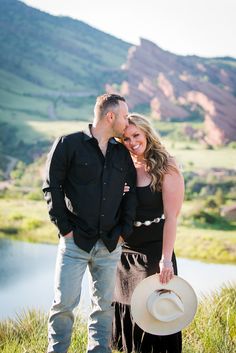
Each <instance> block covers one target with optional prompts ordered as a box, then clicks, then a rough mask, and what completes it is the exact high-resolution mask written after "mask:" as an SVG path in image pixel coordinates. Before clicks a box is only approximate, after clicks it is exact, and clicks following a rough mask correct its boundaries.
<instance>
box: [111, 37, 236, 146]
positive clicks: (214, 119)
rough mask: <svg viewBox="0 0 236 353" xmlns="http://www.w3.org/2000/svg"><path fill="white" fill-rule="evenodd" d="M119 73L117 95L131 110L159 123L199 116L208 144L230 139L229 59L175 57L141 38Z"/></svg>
mask: <svg viewBox="0 0 236 353" xmlns="http://www.w3.org/2000/svg"><path fill="white" fill-rule="evenodd" d="M123 70H124V71H125V72H126V80H125V81H123V83H122V84H121V88H120V91H121V93H122V94H124V95H126V97H127V100H128V102H129V105H130V107H131V109H135V107H139V106H141V105H142V106H143V105H146V106H149V107H150V110H151V114H152V116H154V117H155V118H157V119H161V120H180V121H183V120H191V118H193V119H194V117H196V116H197V115H198V116H201V115H202V118H203V119H204V122H205V133H206V137H205V138H206V140H207V142H208V143H209V144H212V145H221V144H225V143H227V142H229V141H233V140H236V97H235V95H236V60H235V59H233V58H215V59H214V58H213V59H204V58H200V57H197V56H178V55H175V54H172V53H170V52H168V51H164V50H162V49H161V48H159V47H158V46H157V45H155V44H154V43H152V42H150V41H148V40H145V39H141V44H140V45H139V46H133V47H131V48H130V49H129V53H128V58H127V62H126V64H125V65H123ZM109 89H111V87H108V90H109Z"/></svg>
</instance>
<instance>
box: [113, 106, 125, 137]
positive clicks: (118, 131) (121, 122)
mask: <svg viewBox="0 0 236 353" xmlns="http://www.w3.org/2000/svg"><path fill="white" fill-rule="evenodd" d="M128 114H129V111H128V106H127V104H126V103H125V102H123V101H120V102H119V107H117V112H116V114H115V120H114V122H113V125H112V128H113V132H114V136H115V137H121V136H122V135H123V133H124V131H125V129H126V128H127V126H128V125H129V123H128Z"/></svg>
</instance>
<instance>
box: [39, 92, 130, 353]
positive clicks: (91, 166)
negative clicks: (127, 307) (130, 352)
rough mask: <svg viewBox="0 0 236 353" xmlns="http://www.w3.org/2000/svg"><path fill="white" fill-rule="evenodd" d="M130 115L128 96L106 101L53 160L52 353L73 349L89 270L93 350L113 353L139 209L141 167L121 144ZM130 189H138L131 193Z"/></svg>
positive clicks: (49, 177)
mask: <svg viewBox="0 0 236 353" xmlns="http://www.w3.org/2000/svg"><path fill="white" fill-rule="evenodd" d="M127 116H128V107H127V104H126V102H125V99H124V98H123V97H121V96H119V95H115V94H104V95H103V96H100V97H98V98H97V101H96V104H95V107H94V120H93V124H92V125H89V129H88V131H86V132H85V131H80V132H77V133H74V134H70V135H67V136H63V137H61V138H59V139H58V140H56V142H55V143H54V145H53V147H52V150H51V152H50V154H49V156H48V161H47V172H46V179H45V182H44V185H43V191H44V194H45V199H46V201H47V203H48V207H49V215H50V218H51V220H52V222H53V223H54V224H55V225H56V226H57V227H58V230H59V237H60V240H59V247H58V256H57V264H56V274H55V297H54V302H53V305H52V308H51V311H50V317H49V346H48V353H49V352H50V353H51V352H57V353H65V352H67V350H68V347H69V345H70V340H71V333H72V326H73V321H74V316H73V312H72V311H73V309H74V308H75V307H76V306H77V305H78V303H79V299H80V293H81V282H82V277H83V275H84V272H85V270H86V267H87V265H88V268H89V271H90V274H91V276H90V277H91V287H92V298H91V301H92V312H91V314H90V317H89V332H88V336H89V337H88V348H87V352H94V353H95V352H99V353H108V352H111V348H110V336H111V323H112V317H113V308H112V305H111V304H112V299H113V291H114V286H115V277H116V266H117V262H118V260H119V258H120V254H121V243H122V241H123V240H124V239H126V238H127V237H128V236H129V234H130V233H131V231H132V223H133V219H134V215H135V206H136V197H135V184H136V172H135V168H134V165H133V162H132V160H131V158H130V155H129V153H128V151H127V150H126V148H125V147H124V146H123V145H122V144H120V143H119V142H117V141H116V140H115V139H114V136H116V137H120V136H121V135H122V134H123V132H124V130H125V128H126V127H127V125H128V119H127ZM125 183H127V184H128V185H129V186H130V191H129V192H128V193H125V194H124V185H125Z"/></svg>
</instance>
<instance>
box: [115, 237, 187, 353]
mask: <svg viewBox="0 0 236 353" xmlns="http://www.w3.org/2000/svg"><path fill="white" fill-rule="evenodd" d="M161 251H162V242H158V243H155V244H154V246H153V244H152V246H150V249H149V250H148V251H145V254H144V253H141V252H138V251H132V250H129V249H124V250H123V252H122V256H121V261H120V262H119V265H118V271H117V281H116V288H115V298H114V306H115V316H114V320H113V332H112V346H113V348H114V349H116V350H118V351H121V352H124V353H181V352H182V336H181V332H178V333H175V334H173V335H168V336H157V335H152V334H149V333H147V332H144V331H143V330H142V329H141V328H140V327H139V326H137V325H136V324H135V322H134V320H133V318H132V316H131V313H130V299H131V296H132V293H133V290H134V288H135V287H136V285H137V284H138V283H139V282H140V281H142V280H143V279H144V278H146V277H148V276H151V275H153V274H155V273H157V272H159V260H160V256H161ZM159 255H160V256H159ZM172 261H173V265H174V272H175V274H177V266H176V259H175V255H173V258H172Z"/></svg>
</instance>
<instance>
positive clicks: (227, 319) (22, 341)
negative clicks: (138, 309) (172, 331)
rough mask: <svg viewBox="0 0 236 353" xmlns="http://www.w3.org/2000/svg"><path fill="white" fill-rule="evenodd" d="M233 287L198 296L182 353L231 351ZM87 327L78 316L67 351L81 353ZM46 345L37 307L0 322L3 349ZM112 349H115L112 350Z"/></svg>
mask: <svg viewBox="0 0 236 353" xmlns="http://www.w3.org/2000/svg"><path fill="white" fill-rule="evenodd" d="M235 317H236V287H235V286H233V285H232V286H228V287H223V288H222V289H221V290H220V292H214V293H212V294H211V295H210V296H207V297H205V298H203V299H201V301H200V303H199V306H198V311H197V313H196V316H195V318H194V320H193V322H192V323H191V324H190V325H189V326H188V327H187V328H186V329H184V330H183V353H233V352H235V351H236V321H235ZM86 345H87V328H86V324H85V322H84V321H83V320H82V319H81V318H80V317H79V316H78V317H76V321H75V324H74V330H73V335H72V342H71V346H70V349H69V351H68V353H78V352H79V353H83V352H85V351H86ZM46 346H47V316H46V315H45V314H43V313H39V312H36V311H30V312H26V313H24V314H22V315H19V316H18V318H17V319H16V320H5V321H3V322H2V323H0V350H1V352H2V353H9V352H11V353H23V352H24V353H39V352H45V351H46ZM113 353H115V351H113Z"/></svg>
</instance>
